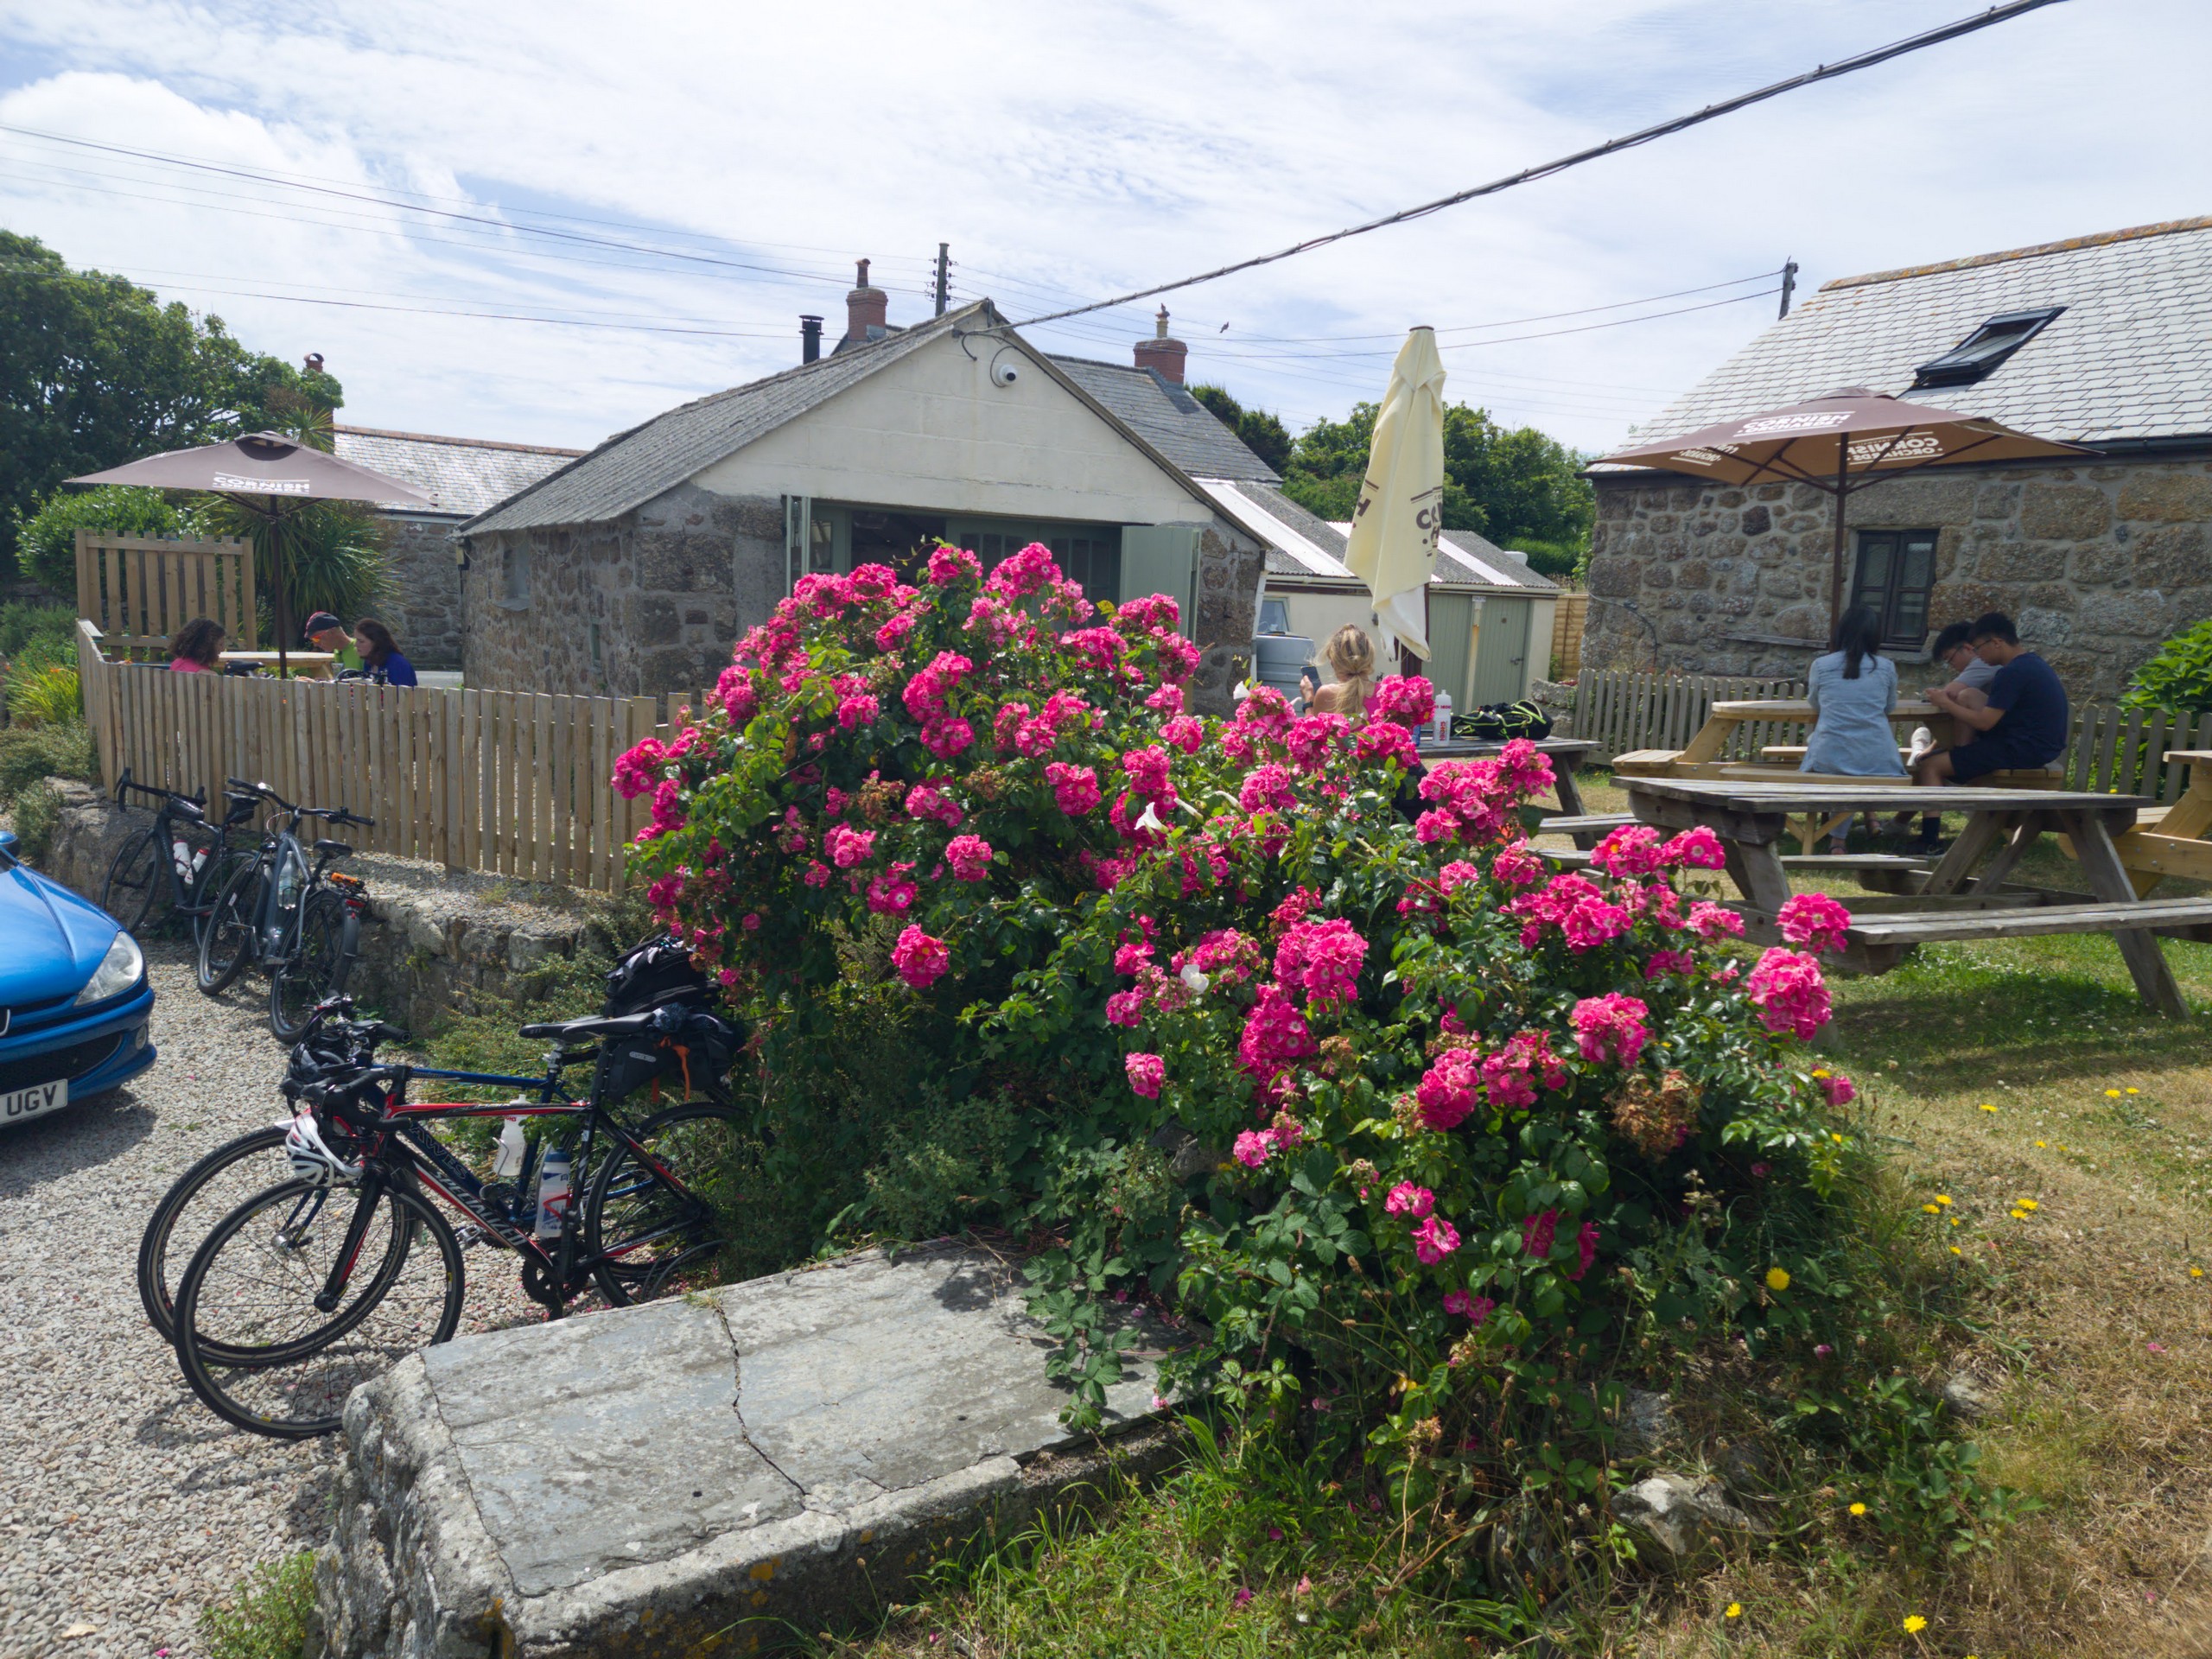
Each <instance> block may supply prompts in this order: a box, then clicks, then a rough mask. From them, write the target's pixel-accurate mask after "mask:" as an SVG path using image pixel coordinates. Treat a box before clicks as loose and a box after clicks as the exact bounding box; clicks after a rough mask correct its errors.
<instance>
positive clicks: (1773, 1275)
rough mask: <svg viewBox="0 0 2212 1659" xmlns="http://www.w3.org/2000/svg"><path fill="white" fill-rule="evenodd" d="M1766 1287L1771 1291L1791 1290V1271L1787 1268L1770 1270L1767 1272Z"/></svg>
mask: <svg viewBox="0 0 2212 1659" xmlns="http://www.w3.org/2000/svg"><path fill="white" fill-rule="evenodd" d="M1766 1287H1767V1288H1768V1289H1769V1290H1787V1289H1789V1270H1788V1269H1787V1268H1768V1269H1767V1270H1766Z"/></svg>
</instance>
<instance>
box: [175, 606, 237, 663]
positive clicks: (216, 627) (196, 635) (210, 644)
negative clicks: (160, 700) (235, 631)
mask: <svg viewBox="0 0 2212 1659" xmlns="http://www.w3.org/2000/svg"><path fill="white" fill-rule="evenodd" d="M223 639H224V633H223V625H222V624H221V623H219V622H218V621H217V620H215V619H214V618H213V617H212V616H195V617H194V618H193V619H192V620H191V621H189V622H188V623H186V624H185V625H184V626H182V627H181V628H179V629H178V630H177V631H176V636H175V638H174V639H171V640H170V641H169V671H170V672H171V673H173V674H218V673H220V672H221V671H222V667H223Z"/></svg>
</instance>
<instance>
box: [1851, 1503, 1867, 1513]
mask: <svg viewBox="0 0 2212 1659" xmlns="http://www.w3.org/2000/svg"><path fill="white" fill-rule="evenodd" d="M1851 1512H1852V1513H1853V1515H1864V1514H1866V1505H1865V1504H1864V1503H1854V1504H1853V1505H1852V1506H1851Z"/></svg>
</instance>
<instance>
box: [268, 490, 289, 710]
mask: <svg viewBox="0 0 2212 1659" xmlns="http://www.w3.org/2000/svg"><path fill="white" fill-rule="evenodd" d="M269 577H270V581H271V582H274V583H275V584H276V588H277V678H278V679H280V680H282V679H285V678H288V677H289V676H290V673H291V663H290V660H289V652H288V651H287V649H286V642H287V641H288V640H289V639H291V637H292V618H291V607H289V605H287V604H286V603H285V601H284V515H283V512H281V511H279V512H272V513H271V514H270V516H269Z"/></svg>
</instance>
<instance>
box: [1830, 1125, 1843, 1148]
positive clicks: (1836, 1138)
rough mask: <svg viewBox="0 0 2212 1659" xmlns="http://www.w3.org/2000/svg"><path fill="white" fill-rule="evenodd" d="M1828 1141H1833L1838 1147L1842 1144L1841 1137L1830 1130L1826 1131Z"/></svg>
mask: <svg viewBox="0 0 2212 1659" xmlns="http://www.w3.org/2000/svg"><path fill="white" fill-rule="evenodd" d="M1828 1139H1829V1140H1831V1141H1834V1142H1835V1143H1836V1145H1838V1146H1839V1147H1840V1146H1841V1145H1842V1144H1843V1137H1842V1136H1841V1135H1838V1134H1837V1133H1836V1132H1835V1131H1834V1129H1830V1130H1829V1131H1828Z"/></svg>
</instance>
